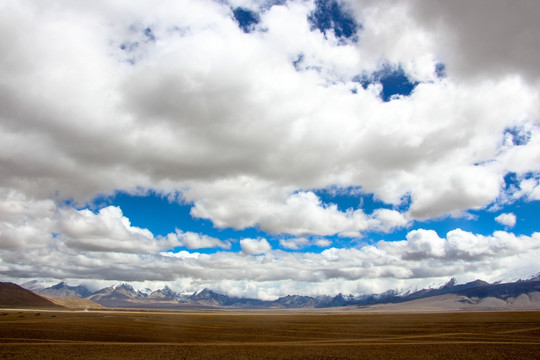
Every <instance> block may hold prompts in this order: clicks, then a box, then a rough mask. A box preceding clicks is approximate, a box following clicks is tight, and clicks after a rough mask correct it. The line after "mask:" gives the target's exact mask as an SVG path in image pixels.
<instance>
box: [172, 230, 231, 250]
mask: <svg viewBox="0 0 540 360" xmlns="http://www.w3.org/2000/svg"><path fill="white" fill-rule="evenodd" d="M176 235H177V237H178V239H179V241H180V243H181V244H182V245H184V246H185V247H187V248H188V249H201V248H222V249H230V248H231V242H230V241H222V240H219V239H217V238H214V237H211V236H208V235H204V234H198V233H194V232H191V231H186V232H184V231H182V230H178V229H177V230H176Z"/></svg>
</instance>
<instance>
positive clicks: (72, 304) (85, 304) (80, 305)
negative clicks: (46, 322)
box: [52, 297, 104, 309]
mask: <svg viewBox="0 0 540 360" xmlns="http://www.w3.org/2000/svg"><path fill="white" fill-rule="evenodd" d="M52 301H53V302H54V303H55V304H57V305H60V306H63V307H66V308H68V309H103V308H104V306H102V305H100V304H98V303H96V302H94V301H92V300H88V299H81V298H79V297H61V298H56V299H52Z"/></svg>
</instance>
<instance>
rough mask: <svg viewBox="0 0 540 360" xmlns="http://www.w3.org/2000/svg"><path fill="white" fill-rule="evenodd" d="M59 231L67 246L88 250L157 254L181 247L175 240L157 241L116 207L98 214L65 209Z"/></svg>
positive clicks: (105, 209) (104, 209)
mask: <svg viewBox="0 0 540 360" xmlns="http://www.w3.org/2000/svg"><path fill="white" fill-rule="evenodd" d="M58 228H59V231H60V232H61V234H62V235H63V236H65V238H64V241H65V242H66V244H67V246H69V247H70V248H75V249H79V250H84V251H114V252H127V253H140V252H143V253H147V252H148V253H154V252H157V251H159V250H165V249H168V248H171V247H174V246H180V245H181V243H180V242H179V241H178V239H175V238H173V237H165V238H161V239H155V238H154V235H153V234H152V233H151V232H150V231H149V230H148V229H141V228H139V227H136V226H131V222H130V221H129V219H128V218H126V217H125V216H123V214H122V210H121V209H120V208H119V207H116V206H108V207H104V208H102V209H101V210H99V212H98V213H97V214H94V213H93V212H91V211H90V210H87V209H84V210H79V211H77V210H64V211H63V212H62V215H61V217H60V220H59V225H58Z"/></svg>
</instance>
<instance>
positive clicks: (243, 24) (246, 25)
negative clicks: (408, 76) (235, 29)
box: [233, 7, 260, 33]
mask: <svg viewBox="0 0 540 360" xmlns="http://www.w3.org/2000/svg"><path fill="white" fill-rule="evenodd" d="M233 15H234V19H235V20H236V22H237V23H238V26H239V27H240V29H242V31H243V32H245V33H250V32H252V31H253V30H254V29H255V25H257V24H258V23H259V21H260V19H259V14H257V13H256V12H255V11H252V10H250V9H246V8H242V7H237V8H235V9H233Z"/></svg>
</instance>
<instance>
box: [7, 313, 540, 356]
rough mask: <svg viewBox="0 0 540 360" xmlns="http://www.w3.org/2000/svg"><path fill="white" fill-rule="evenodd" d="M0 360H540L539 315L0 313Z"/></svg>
mask: <svg viewBox="0 0 540 360" xmlns="http://www.w3.org/2000/svg"><path fill="white" fill-rule="evenodd" d="M0 358H1V359H385V360H388V359H539V358H540V312H478V313H471V312H468V313H430V314H410V313H409V314H366V313H359V312H341V313H340V312H332V313H330V312H325V313H322V312H310V313H308V312H286V311H281V312H255V311H254V312H246V313H240V312H226V311H223V312H198V313H197V312H157V311H139V312H137V311H89V312H83V311H78V312H77V311H56V310H51V311H44V310H27V311H21V310H1V309H0Z"/></svg>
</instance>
